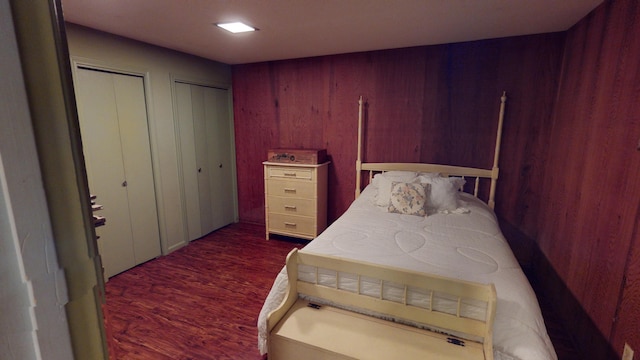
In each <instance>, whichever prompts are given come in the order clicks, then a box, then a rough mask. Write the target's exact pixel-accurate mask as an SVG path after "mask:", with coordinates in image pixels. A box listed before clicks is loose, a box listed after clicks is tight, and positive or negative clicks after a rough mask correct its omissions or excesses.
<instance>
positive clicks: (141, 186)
mask: <svg viewBox="0 0 640 360" xmlns="http://www.w3.org/2000/svg"><path fill="white" fill-rule="evenodd" d="M112 76H113V82H114V88H115V94H116V104H117V107H118V120H119V124H120V138H121V145H122V153H123V154H124V156H123V163H124V172H125V179H126V181H127V186H126V189H127V197H128V200H129V204H128V205H129V217H130V219H131V232H132V234H133V240H134V241H133V253H134V256H135V261H136V265H137V264H140V263H143V262H145V261H147V260H150V259H153V258H155V257H157V256H159V255H160V252H161V251H160V232H159V229H158V212H157V208H156V199H155V191H154V183H153V168H152V162H151V144H150V142H149V126H148V118H147V108H146V101H145V93H144V79H143V78H142V77H139V76H127V75H118V74H113V75H112ZM107 221H108V219H107Z"/></svg>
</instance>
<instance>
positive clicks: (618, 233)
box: [538, 1, 640, 354]
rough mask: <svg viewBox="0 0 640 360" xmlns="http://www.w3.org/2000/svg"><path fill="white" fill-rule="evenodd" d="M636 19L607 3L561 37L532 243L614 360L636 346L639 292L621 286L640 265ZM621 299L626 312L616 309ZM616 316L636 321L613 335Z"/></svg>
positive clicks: (620, 4) (626, 8) (626, 5)
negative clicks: (639, 241) (639, 250)
mask: <svg viewBox="0 0 640 360" xmlns="http://www.w3.org/2000/svg"><path fill="white" fill-rule="evenodd" d="M638 13H639V9H638V3H637V2H634V1H616V2H608V3H605V5H603V6H601V7H599V8H598V9H597V10H596V11H594V12H593V13H592V14H591V15H590V16H588V17H587V18H585V19H583V20H582V21H581V22H580V23H578V24H577V25H576V26H575V27H574V28H572V29H571V30H570V31H569V32H568V34H567V42H566V46H565V56H564V63H563V72H562V76H561V80H560V87H559V91H558V100H557V105H556V107H555V111H554V116H553V127H552V131H551V141H550V146H549V155H548V160H547V162H546V170H545V174H546V175H547V176H546V181H545V182H544V185H543V188H542V193H543V201H544V204H545V205H543V210H544V211H541V212H540V215H541V216H540V233H539V240H538V241H539V244H540V247H541V249H542V251H543V253H544V254H545V255H546V257H547V258H548V259H549V261H550V263H551V264H552V266H553V267H554V268H555V271H556V272H557V273H558V275H559V276H560V277H561V278H562V280H563V281H564V283H565V284H566V286H567V287H568V289H569V290H570V291H571V293H572V294H573V296H575V298H576V299H577V300H578V302H579V303H580V306H581V307H582V308H583V309H584V311H585V312H586V314H588V316H589V318H590V321H592V322H593V323H594V324H595V326H596V327H597V329H598V330H599V331H600V333H601V334H602V335H603V336H604V337H605V338H607V339H609V342H610V343H611V345H612V346H613V348H614V349H615V351H616V352H618V354H620V353H621V351H622V344H623V343H624V341H628V342H630V344H631V345H632V346H634V345H635V347H636V348H637V347H639V346H640V343H639V342H638V333H637V329H635V330H631V328H630V326H629V324H633V323H634V322H635V323H636V324H637V321H638V320H637V319H639V318H640V316H639V315H638V312H639V311H640V308H638V307H635V308H632V307H630V306H629V304H632V303H633V302H634V300H631V297H629V296H628V295H627V294H634V293H637V291H638V290H637V288H635V287H636V286H638V285H637V283H636V280H631V281H627V287H625V288H623V287H622V286H623V276H624V274H625V271H626V270H625V268H626V264H627V263H629V264H631V266H630V269H633V268H634V267H633V264H635V263H636V262H637V261H638V258H637V256H638V255H637V254H636V252H634V251H632V252H631V254H629V250H630V249H632V248H631V244H632V242H633V241H634V239H635V238H637V236H638V235H637V232H635V230H634V229H635V228H636V227H637V221H638V215H639V213H638V198H639V197H640V189H639V187H640V182H638V181H637V179H638V167H639V166H640V153H638V152H637V151H636V146H637V141H638V136H639V135H640V128H639V124H638V117H639V116H640V108H639V107H638V105H637V104H638V101H637V99H638V95H639V91H638V89H639V88H640V87H639V85H640V77H639V76H638V74H639V73H638V66H637V63H638V59H639V57H640V44H638V42H637V36H638V35H639V34H640V26H639V25H638V23H637V20H636V18H637V15H638ZM621 291H622V298H619V294H621ZM556 294H557V293H550V296H551V297H552V298H553V297H554V296H556ZM555 300H556V301H557V303H558V304H560V306H563V305H568V304H569V303H570V301H569V300H568V299H567V298H566V297H565V298H561V297H560V298H557V299H555ZM621 300H622V301H623V303H625V306H624V307H620V308H619V307H618V303H619V301H621ZM564 316H565V317H567V320H568V321H570V322H572V323H573V324H576V334H577V336H578V337H579V338H580V340H581V342H583V343H585V344H591V343H590V342H589V341H588V339H589V338H590V335H589V334H585V333H583V332H582V329H584V328H585V327H584V326H581V324H583V323H584V322H585V321H586V320H585V319H582V318H580V317H577V316H576V315H575V314H572V312H569V313H568V314H565V315H564ZM616 316H617V317H618V318H628V319H635V320H631V321H630V322H626V323H625V325H624V328H622V327H620V328H619V329H618V331H615V332H614V329H615V326H616V323H615V318H616ZM614 333H615V337H614V336H613V334H614ZM596 354H597V353H596Z"/></svg>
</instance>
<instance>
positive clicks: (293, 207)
mask: <svg viewBox="0 0 640 360" xmlns="http://www.w3.org/2000/svg"><path fill="white" fill-rule="evenodd" d="M284 208H285V209H286V210H296V209H297V208H296V206H295V205H285V206H284Z"/></svg>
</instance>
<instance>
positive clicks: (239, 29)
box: [216, 22, 257, 34]
mask: <svg viewBox="0 0 640 360" xmlns="http://www.w3.org/2000/svg"><path fill="white" fill-rule="evenodd" d="M216 25H217V26H218V27H221V28H223V29H225V30H227V31H229V32H232V33H234V34H237V33H243V32H249V31H256V30H257V29H256V28H254V27H251V26H249V25H246V24H243V23H241V22H232V23H220V24H216Z"/></svg>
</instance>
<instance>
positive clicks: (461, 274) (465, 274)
mask: <svg viewBox="0 0 640 360" xmlns="http://www.w3.org/2000/svg"><path fill="white" fill-rule="evenodd" d="M375 193H376V189H375V187H374V185H370V186H368V187H367V188H366V189H365V190H364V191H363V192H362V194H361V195H360V197H359V198H358V199H357V200H356V201H354V202H353V204H352V205H351V206H350V208H349V209H348V211H347V212H346V213H345V214H344V215H343V216H341V217H340V218H339V219H338V220H336V222H334V223H333V224H332V225H331V226H330V227H329V228H327V229H326V230H325V231H324V232H323V233H322V234H321V235H320V236H319V237H318V238H316V239H315V240H313V241H311V242H310V243H309V244H308V245H307V246H306V247H305V251H308V252H315V253H321V254H327V255H336V256H341V257H345V258H351V259H355V260H362V261H367V262H374V263H379V264H384V265H388V266H394V267H398V268H404V269H409V270H414V271H422V272H426V273H431V274H437V275H442V276H446V277H453V278H459V279H464V280H469V281H475V282H481V283H494V285H495V287H496V291H497V295H498V303H497V308H496V316H495V322H494V328H493V340H494V341H493V347H494V355H495V358H496V359H502V360H510V359H520V360H544V359H557V356H556V353H555V351H554V349H553V345H552V344H551V341H550V340H549V336H548V334H547V331H546V327H545V325H544V321H543V319H542V314H541V312H540V307H539V305H538V302H537V300H536V297H535V294H534V293H533V290H532V289H531V286H530V285H529V282H528V281H527V278H526V277H525V275H524V273H523V272H522V270H521V268H520V266H519V264H518V262H517V260H516V259H515V257H514V255H513V253H512V251H511V249H510V248H509V245H508V244H507V242H506V240H505V239H504V236H503V235H502V233H501V232H500V228H499V226H498V224H497V221H496V218H495V215H494V213H493V211H492V210H491V209H490V208H489V207H487V206H486V205H485V204H484V203H482V202H481V201H479V200H477V199H475V198H474V197H473V196H471V195H467V194H462V200H463V206H464V207H465V208H467V209H469V210H470V211H469V212H467V213H463V214H434V215H430V216H427V217H419V216H412V215H401V214H391V213H387V212H386V211H384V210H381V209H380V208H378V207H376V206H375V205H374V197H375ZM286 284H287V278H286V274H285V273H284V271H283V272H281V273H280V274H279V275H278V276H277V278H276V280H275V282H274V285H273V287H272V289H271V291H270V293H269V295H268V297H267V299H266V301H265V304H264V306H263V308H262V310H261V312H260V316H259V318H258V343H259V344H258V345H259V348H260V352H261V353H262V354H264V353H266V352H267V344H266V339H267V333H266V332H267V331H266V317H267V314H269V313H270V312H271V311H273V310H274V309H275V308H277V307H278V306H279V305H280V303H281V301H282V300H283V298H284V296H285V293H286Z"/></svg>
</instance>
